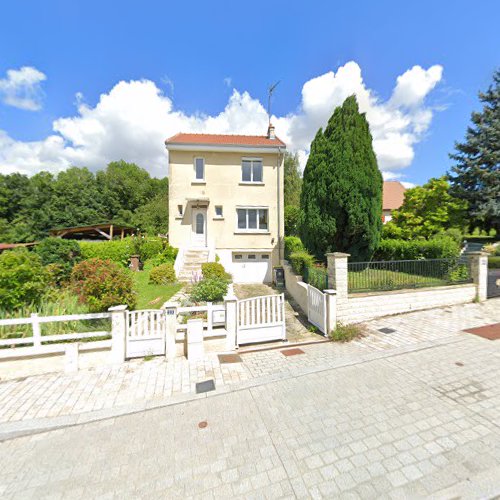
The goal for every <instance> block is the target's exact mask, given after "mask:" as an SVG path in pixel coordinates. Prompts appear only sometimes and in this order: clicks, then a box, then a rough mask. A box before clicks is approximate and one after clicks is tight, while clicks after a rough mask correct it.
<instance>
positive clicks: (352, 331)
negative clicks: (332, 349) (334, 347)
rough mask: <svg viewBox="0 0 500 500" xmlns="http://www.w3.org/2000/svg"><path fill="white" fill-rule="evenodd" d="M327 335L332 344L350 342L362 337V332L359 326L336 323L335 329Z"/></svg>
mask: <svg viewBox="0 0 500 500" xmlns="http://www.w3.org/2000/svg"><path fill="white" fill-rule="evenodd" d="M329 335H330V338H331V339H332V340H333V341H334V342H350V341H351V340H354V339H355V338H357V337H362V336H363V335H364V332H363V329H362V328H361V327H360V326H359V325H343V324H342V323H337V327H336V328H335V330H333V331H331V332H330V334H329Z"/></svg>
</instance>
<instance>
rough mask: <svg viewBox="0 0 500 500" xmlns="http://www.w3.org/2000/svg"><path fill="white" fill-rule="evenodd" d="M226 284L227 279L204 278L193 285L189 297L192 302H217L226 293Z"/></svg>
mask: <svg viewBox="0 0 500 500" xmlns="http://www.w3.org/2000/svg"><path fill="white" fill-rule="evenodd" d="M228 286H229V284H228V282H227V280H223V279H220V278H205V279H202V280H201V281H198V283H196V285H194V286H193V288H192V289H191V294H190V298H191V300H192V301H193V302H219V301H221V300H223V298H224V296H225V295H226V294H227V289H228Z"/></svg>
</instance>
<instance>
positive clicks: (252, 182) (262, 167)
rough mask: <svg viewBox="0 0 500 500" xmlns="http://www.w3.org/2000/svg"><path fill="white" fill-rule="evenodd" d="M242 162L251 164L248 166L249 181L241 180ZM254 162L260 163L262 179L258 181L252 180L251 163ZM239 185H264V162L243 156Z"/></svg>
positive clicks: (260, 159)
mask: <svg viewBox="0 0 500 500" xmlns="http://www.w3.org/2000/svg"><path fill="white" fill-rule="evenodd" d="M244 161H249V162H251V165H250V177H251V180H249V181H244V180H243V162H244ZM254 162H260V166H261V171H262V179H261V180H260V181H254V180H253V163H254ZM240 184H264V162H263V161H262V158H253V157H249V156H243V157H242V158H241V182H240Z"/></svg>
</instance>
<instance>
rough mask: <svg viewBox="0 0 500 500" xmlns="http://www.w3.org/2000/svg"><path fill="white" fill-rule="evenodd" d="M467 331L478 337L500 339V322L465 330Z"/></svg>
mask: <svg viewBox="0 0 500 500" xmlns="http://www.w3.org/2000/svg"><path fill="white" fill-rule="evenodd" d="M464 331H465V332H467V333H472V334H473V335H477V336H478V337H482V338H483V339H488V340H498V339H500V323H494V324H493V325H486V326H480V327H479V328H469V329H468V330H464Z"/></svg>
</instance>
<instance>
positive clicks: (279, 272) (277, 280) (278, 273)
mask: <svg viewBox="0 0 500 500" xmlns="http://www.w3.org/2000/svg"><path fill="white" fill-rule="evenodd" d="M274 284H275V285H276V286H277V287H280V288H283V287H284V286H285V270H284V269H283V268H282V267H275V268H274Z"/></svg>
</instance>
